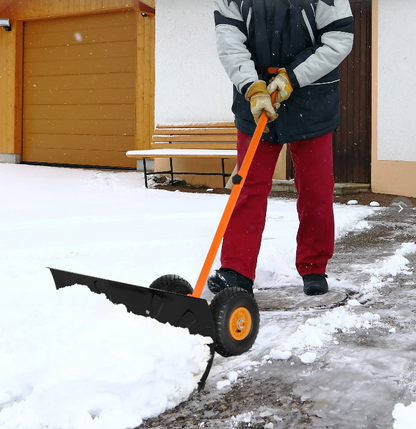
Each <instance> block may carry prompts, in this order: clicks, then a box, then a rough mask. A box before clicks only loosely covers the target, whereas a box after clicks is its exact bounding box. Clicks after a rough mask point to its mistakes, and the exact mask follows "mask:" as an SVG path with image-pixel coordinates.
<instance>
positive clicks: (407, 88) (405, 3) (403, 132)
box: [377, 0, 416, 161]
mask: <svg viewBox="0 0 416 429" xmlns="http://www.w3.org/2000/svg"><path fill="white" fill-rule="evenodd" d="M415 17H416V1H415V0H401V1H396V0H394V1H392V0H378V48H379V52H378V118H377V119H378V151H377V155H378V159H379V160H383V161H416V101H415V100H416V55H415V48H414V44H415V36H414V31H415Z"/></svg>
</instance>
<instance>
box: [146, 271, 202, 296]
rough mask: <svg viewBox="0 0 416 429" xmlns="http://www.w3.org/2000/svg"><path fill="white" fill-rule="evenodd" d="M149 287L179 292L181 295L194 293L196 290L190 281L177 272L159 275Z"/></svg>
mask: <svg viewBox="0 0 416 429" xmlns="http://www.w3.org/2000/svg"><path fill="white" fill-rule="evenodd" d="M149 287H150V288H152V289H158V290H165V291H167V292H174V293H179V294H181V295H188V294H192V292H193V291H194V290H193V288H192V286H191V284H190V283H189V282H188V281H186V280H185V279H184V278H182V277H181V276H178V275H176V274H165V275H164V276H161V277H158V278H157V279H156V280H154V281H153V282H152V284H151V285H150V286H149Z"/></svg>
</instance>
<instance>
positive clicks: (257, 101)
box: [246, 80, 278, 132]
mask: <svg viewBox="0 0 416 429" xmlns="http://www.w3.org/2000/svg"><path fill="white" fill-rule="evenodd" d="M246 100H248V101H250V108H251V113H252V114H253V117H254V121H255V122H256V124H257V123H258V122H259V119H260V116H261V114H262V113H263V110H264V111H265V112H266V115H267V117H268V118H269V120H268V122H272V121H275V120H276V119H277V116H278V115H277V113H276V110H275V109H274V107H273V106H272V100H271V98H270V94H269V93H268V91H267V86H266V82H264V81H263V80H258V81H256V82H254V83H253V84H252V85H251V86H250V87H249V88H248V90H247V92H246ZM266 132H267V131H266Z"/></svg>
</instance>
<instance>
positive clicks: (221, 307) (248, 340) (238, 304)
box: [210, 287, 260, 357]
mask: <svg viewBox="0 0 416 429" xmlns="http://www.w3.org/2000/svg"><path fill="white" fill-rule="evenodd" d="M240 308H243V310H244V311H245V312H246V313H248V314H249V315H250V317H251V326H250V328H249V330H248V334H247V336H246V337H245V338H243V339H242V340H236V339H235V338H234V337H233V335H232V333H231V331H230V329H231V328H230V323H231V322H230V318H231V317H232V315H233V314H235V311H238V309H240ZM210 309H211V314H212V318H213V319H214V325H215V331H216V336H217V344H216V347H215V351H216V352H217V353H219V354H220V355H221V356H224V357H229V356H237V355H241V354H243V353H245V352H247V351H248V350H250V348H251V346H252V345H253V344H254V341H255V340H256V338H257V334H258V332H259V327H260V313H259V307H258V305H257V302H256V301H255V299H254V298H253V297H252V296H251V295H250V294H249V293H248V292H247V291H246V290H244V289H241V288H238V287H228V288H225V289H224V290H222V291H221V292H219V293H217V294H216V295H215V296H214V298H213V299H212V301H211V305H210Z"/></svg>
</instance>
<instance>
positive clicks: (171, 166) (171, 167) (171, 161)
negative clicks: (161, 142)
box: [169, 158, 173, 185]
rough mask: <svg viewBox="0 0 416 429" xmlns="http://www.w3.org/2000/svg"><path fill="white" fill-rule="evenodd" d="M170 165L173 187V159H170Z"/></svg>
mask: <svg viewBox="0 0 416 429" xmlns="http://www.w3.org/2000/svg"><path fill="white" fill-rule="evenodd" d="M169 164H170V184H171V185H173V160H172V158H169Z"/></svg>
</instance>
